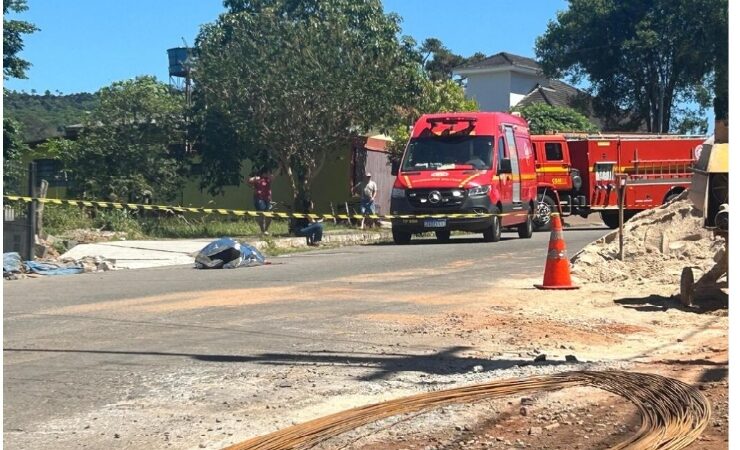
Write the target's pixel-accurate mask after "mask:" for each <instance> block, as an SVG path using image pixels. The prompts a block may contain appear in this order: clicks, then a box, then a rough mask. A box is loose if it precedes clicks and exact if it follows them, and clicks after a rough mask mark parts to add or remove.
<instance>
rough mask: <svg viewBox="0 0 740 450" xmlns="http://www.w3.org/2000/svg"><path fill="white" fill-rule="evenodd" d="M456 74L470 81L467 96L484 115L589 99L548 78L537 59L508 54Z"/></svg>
mask: <svg viewBox="0 0 740 450" xmlns="http://www.w3.org/2000/svg"><path fill="white" fill-rule="evenodd" d="M452 73H453V75H458V76H460V77H462V78H464V79H466V81H467V82H466V85H465V95H466V96H467V97H468V98H472V99H474V100H475V101H477V102H478V106H479V107H480V109H481V111H509V110H510V109H511V108H513V107H514V106H516V105H520V106H524V105H527V104H532V103H547V104H549V105H553V106H571V107H572V106H574V104H575V103H576V102H577V101H578V100H579V99H583V98H584V97H587V95H586V94H585V93H584V92H582V91H580V90H578V89H576V88H574V87H573V86H570V85H569V84H567V83H563V82H562V81H559V80H551V79H549V78H547V77H545V76H544V75H543V73H542V68H541V67H540V65H539V64H538V63H537V61H535V60H534V59H532V58H526V57H524V56H519V55H513V54H511V53H506V52H501V53H497V54H495V55H493V56H489V57H488V58H486V59H483V60H481V61H477V62H474V63H470V64H466V65H463V66H460V67H458V68H456V69H454V70H453V72H452ZM579 109H582V108H579Z"/></svg>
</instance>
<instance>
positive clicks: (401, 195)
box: [386, 188, 406, 198]
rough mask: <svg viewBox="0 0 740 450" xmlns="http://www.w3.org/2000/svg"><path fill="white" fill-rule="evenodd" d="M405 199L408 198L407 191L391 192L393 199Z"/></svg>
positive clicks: (398, 189)
mask: <svg viewBox="0 0 740 450" xmlns="http://www.w3.org/2000/svg"><path fill="white" fill-rule="evenodd" d="M386 192H388V191H386ZM404 197H406V189H400V188H393V190H392V191H391V198H404Z"/></svg>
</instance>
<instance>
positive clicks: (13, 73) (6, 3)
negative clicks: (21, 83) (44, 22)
mask: <svg viewBox="0 0 740 450" xmlns="http://www.w3.org/2000/svg"><path fill="white" fill-rule="evenodd" d="M27 9H28V6H27V5H26V0H3V79H5V80H7V79H8V78H26V70H28V68H29V67H31V63H29V62H28V61H26V60H25V59H22V58H21V57H20V56H18V54H19V53H20V52H21V51H22V50H23V35H24V34H31V33H33V32H35V31H38V28H36V26H35V25H34V24H32V23H30V22H26V21H24V20H8V19H7V17H8V14H9V13H11V12H12V13H21V12H23V11H26V10H27Z"/></svg>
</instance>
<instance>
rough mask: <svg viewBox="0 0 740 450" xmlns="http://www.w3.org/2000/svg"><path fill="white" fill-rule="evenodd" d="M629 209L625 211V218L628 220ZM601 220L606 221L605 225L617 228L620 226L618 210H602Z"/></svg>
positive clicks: (613, 228)
mask: <svg viewBox="0 0 740 450" xmlns="http://www.w3.org/2000/svg"><path fill="white" fill-rule="evenodd" d="M626 212H627V211H625V215H624V220H625V221H627V214H626ZM601 220H602V221H604V225H606V226H607V227H609V228H611V229H612V230H616V229H617V228H619V212H618V211H601Z"/></svg>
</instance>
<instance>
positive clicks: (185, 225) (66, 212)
mask: <svg viewBox="0 0 740 450" xmlns="http://www.w3.org/2000/svg"><path fill="white" fill-rule="evenodd" d="M43 221H44V230H45V231H46V232H47V233H48V234H51V235H52V236H57V237H64V236H66V235H68V234H69V233H70V232H71V231H72V230H80V229H82V230H91V229H95V230H101V231H117V232H124V233H127V238H128V239H142V238H155V239H176V238H179V239H195V238H210V237H213V238H217V237H221V236H231V237H255V236H260V228H259V226H258V224H257V221H256V220H255V219H253V218H247V217H233V216H227V217H224V216H220V215H216V214H213V215H197V214H166V213H162V212H145V211H128V210H115V209H90V208H80V207H77V206H70V205H52V204H47V205H45V206H44V219H43ZM324 229H325V230H326V231H331V230H350V229H354V228H348V227H347V226H346V225H344V224H334V223H332V222H324ZM270 233H271V235H272V236H273V237H280V236H289V231H288V222H287V221H285V220H273V221H272V224H271V225H270ZM260 239H262V237H260Z"/></svg>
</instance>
